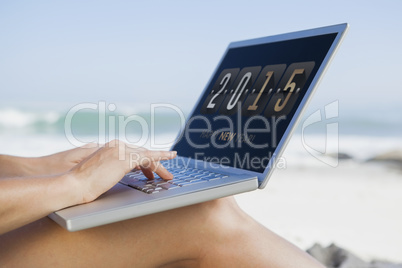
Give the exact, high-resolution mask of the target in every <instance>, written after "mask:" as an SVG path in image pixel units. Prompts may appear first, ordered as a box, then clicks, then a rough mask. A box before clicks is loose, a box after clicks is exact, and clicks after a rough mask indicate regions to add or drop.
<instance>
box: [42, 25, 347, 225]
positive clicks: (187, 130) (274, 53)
mask: <svg viewBox="0 0 402 268" xmlns="http://www.w3.org/2000/svg"><path fill="white" fill-rule="evenodd" d="M347 28H348V25H347V24H340V25H334V26H329V27H323V28H317V29H311V30H306V31H300V32H293V33H288V34H281V35H275V36H270V37H263V38H258V39H252V40H246V41H240V42H233V43H231V44H230V45H229V46H228V48H227V50H226V52H225V53H224V55H223V57H222V59H221V61H220V62H219V64H218V66H217V68H216V70H215V72H214V73H213V75H212V77H211V79H210V80H209V82H208V83H207V86H206V87H205V89H204V91H203V92H202V93H201V96H200V98H199V99H198V102H197V103H196V105H195V107H194V109H193V111H192V113H191V116H190V117H189V119H188V121H187V123H186V126H185V127H184V128H183V129H182V130H181V131H180V133H179V135H178V138H177V139H176V142H175V144H174V145H173V148H172V150H176V151H177V152H178V156H177V158H175V159H173V160H170V161H165V162H164V165H165V166H166V167H167V169H168V170H170V172H171V173H172V174H173V175H174V179H173V180H171V181H164V180H162V179H160V178H158V177H156V178H155V179H153V180H149V179H146V178H145V177H144V176H143V175H142V174H141V173H140V172H130V173H128V174H127V175H126V176H125V177H124V178H123V179H122V180H121V181H120V182H119V183H118V184H116V185H115V186H114V187H113V188H112V189H110V190H109V191H107V192H106V193H105V194H103V195H101V196H100V197H99V198H98V199H97V200H95V201H94V202H91V203H88V204H83V205H78V206H74V207H69V208H65V209H62V210H60V211H57V212H54V213H52V214H50V215H49V217H50V218H51V219H53V220H54V221H56V222H57V223H58V224H60V225H61V226H63V227H64V228H66V229H67V230H69V231H77V230H82V229H86V228H91V227H95V226H99V225H104V224H109V223H113V222H116V221H122V220H126V219H130V218H134V217H139V216H143V215H147V214H151V213H156V212H160V211H165V210H169V209H174V208H178V207H183V206H187V205H191V204H195V203H200V202H204V201H208V200H212V199H216V198H220V197H224V196H229V195H234V194H238V193H242V192H246V191H252V190H256V189H262V188H264V187H265V185H266V184H267V182H268V179H269V177H270V176H271V175H272V172H273V170H274V168H275V166H276V165H277V164H279V162H280V161H281V159H280V156H281V154H282V152H283V151H284V149H285V146H286V144H287V142H288V141H289V139H290V137H291V133H292V131H293V129H294V128H295V126H296V123H297V120H298V119H299V118H300V115H301V113H302V112H303V110H304V109H305V107H306V105H307V103H308V102H309V100H310V99H311V97H312V95H313V92H314V89H315V88H316V86H317V84H318V82H319V80H320V77H321V76H322V74H323V73H324V70H325V68H326V67H327V65H328V63H329V62H330V60H331V58H332V56H333V55H334V52H335V51H336V49H337V47H338V46H339V44H340V41H341V40H342V38H343V36H344V34H345V32H346V30H347ZM195 66H196V65H195ZM187 93H188V94H192V93H190V92H187Z"/></svg>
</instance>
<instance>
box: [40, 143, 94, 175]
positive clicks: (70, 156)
mask: <svg viewBox="0 0 402 268" xmlns="http://www.w3.org/2000/svg"><path fill="white" fill-rule="evenodd" d="M99 148H100V146H99V145H98V144H96V143H89V144H87V145H85V146H83V147H78V148H74V149H71V150H67V151H63V152H59V153H55V154H51V155H47V156H42V157H38V159H37V163H38V170H37V174H35V175H51V174H59V173H64V172H67V171H69V170H70V169H72V168H73V167H74V166H76V165H77V164H78V163H80V162H81V161H82V160H84V159H85V158H87V157H88V156H90V155H91V154H93V153H94V152H96V151H97V150H98V149H99Z"/></svg>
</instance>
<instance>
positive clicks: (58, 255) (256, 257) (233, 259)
mask: <svg viewBox="0 0 402 268" xmlns="http://www.w3.org/2000/svg"><path fill="white" fill-rule="evenodd" d="M119 146H120V147H119ZM95 147H96V148H95ZM126 147H129V146H127V144H124V143H121V142H118V141H114V142H112V143H110V144H106V145H105V146H102V147H101V148H98V147H97V146H95V145H89V146H87V148H77V149H73V150H70V151H66V152H61V153H58V154H54V155H51V156H47V157H42V158H18V157H11V156H0V170H1V172H2V173H1V176H2V177H1V178H0V189H1V191H0V204H2V206H1V208H0V219H1V221H0V226H1V231H2V234H1V235H0V267H139V268H142V267H144V268H147V267H159V268H180V267H189V268H191V267H201V268H203V267H208V268H209V267H298V268H304V267H312V268H314V267H323V266H322V265H321V264H319V263H318V262H317V261H315V260H314V259H313V258H312V257H310V256H309V255H308V254H306V253H305V252H303V251H302V250H300V249H298V248H297V247H295V246H294V245H292V244H291V243H289V242H287V241H286V240H284V239H283V238H281V237H279V236H278V235H276V234H274V233H273V232H271V231H270V230H268V229H266V228H265V227H264V226H262V225H260V224H259V223H258V222H256V221H255V220H254V219H252V218H251V217H250V216H248V215H247V214H246V213H245V212H244V211H242V210H241V209H240V208H239V207H238V205H237V204H236V202H235V200H234V198H233V197H227V198H222V199H218V200H213V201H209V202H205V203H200V204H196V205H192V206H187V207H182V208H178V209H174V210H169V211H164V212H161V213H156V214H152V215H147V216H143V217H139V218H135V219H131V220H126V221H121V222H116V223H113V224H109V225H104V226H99V227H95V228H91V229H86V230H82V231H78V232H73V233H71V232H68V231H66V230H65V229H63V228H61V227H60V226H59V225H57V224H56V223H54V222H53V221H52V220H50V219H49V218H47V217H45V216H46V215H47V214H49V213H50V212H53V211H54V210H56V209H59V208H62V207H63V206H66V205H67V206H70V205H73V204H76V203H77V204H78V203H85V202H91V201H92V200H94V199H95V198H96V197H97V196H99V195H100V194H101V193H102V192H104V191H107V189H108V188H110V187H112V186H113V185H114V184H115V183H117V181H119V180H120V179H121V177H123V175H124V174H125V173H127V172H129V171H130V170H131V169H132V168H133V167H134V168H137V169H141V170H143V172H144V174H145V175H146V176H148V177H152V176H153V174H152V171H154V172H156V173H157V174H158V175H159V176H161V177H163V178H164V179H171V178H172V176H171V174H170V173H169V172H168V171H166V169H164V168H163V166H162V165H159V162H158V161H159V160H165V159H170V158H173V157H174V156H175V153H174V152H154V151H148V150H145V149H143V148H138V147H132V148H126ZM119 148H120V149H119ZM123 149H124V150H123ZM122 152H124V153H123V154H122ZM130 153H134V154H136V156H137V157H136V161H134V163H129V162H130V160H127V157H128V156H129V155H130ZM124 156H126V158H125V157H124ZM131 162H132V161H131ZM18 187H22V188H23V189H18ZM58 188H59V189H58ZM54 192H55V193H54ZM71 192H74V193H71ZM61 200H62V201H61ZM47 203H50V204H47ZM3 204H5V205H4V206H3ZM9 218H11V219H9Z"/></svg>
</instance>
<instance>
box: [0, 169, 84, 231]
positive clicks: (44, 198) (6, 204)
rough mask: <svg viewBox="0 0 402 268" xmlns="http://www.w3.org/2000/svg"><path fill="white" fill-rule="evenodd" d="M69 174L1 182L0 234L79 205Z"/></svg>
mask: <svg viewBox="0 0 402 268" xmlns="http://www.w3.org/2000/svg"><path fill="white" fill-rule="evenodd" d="M77 188H79V185H78V183H77V182H76V180H74V177H72V175H71V174H69V173H65V174H61V175H53V176H41V177H21V178H4V179H2V180H0V189H1V191H0V204H1V206H0V234H2V233H5V232H8V231H10V230H12V229H15V228H18V227H20V226H23V225H25V224H27V223H30V222H32V221H35V220H37V219H40V218H42V217H45V216H47V215H48V214H50V213H51V212H53V211H56V210H59V209H61V208H64V207H66V206H71V205H75V204H79V203H81V200H80V198H79V196H78V195H77V193H78V192H79V191H77Z"/></svg>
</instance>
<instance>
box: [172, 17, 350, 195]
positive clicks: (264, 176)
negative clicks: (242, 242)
mask: <svg viewBox="0 0 402 268" xmlns="http://www.w3.org/2000/svg"><path fill="white" fill-rule="evenodd" d="M348 27H349V25H348V24H347V23H344V24H338V25H332V26H327V27H321V28H315V29H310V30H304V31H298V32H292V33H286V34H280V35H274V36H268V37H262V38H256V39H250V40H245V41H238V42H232V43H230V44H229V46H228V47H227V49H226V51H225V52H224V53H223V56H222V58H221V60H220V61H219V63H218V65H217V67H216V68H215V70H214V72H213V73H212V75H211V78H210V79H209V81H208V83H207V84H206V86H205V88H204V90H203V91H202V93H201V94H200V97H199V98H198V100H197V102H196V105H194V107H193V109H192V111H191V113H190V116H189V117H188V118H187V121H188V120H190V118H191V117H192V116H193V115H194V113H195V112H196V107H197V106H198V103H199V102H200V101H202V98H203V96H204V94H205V91H207V90H209V88H208V85H210V84H211V81H212V79H213V77H214V75H215V73H216V72H217V71H218V69H219V66H220V65H221V63H222V61H223V60H224V58H225V57H226V55H227V53H228V51H229V50H230V49H233V48H241V47H246V46H253V45H261V44H267V43H274V42H280V41H288V40H293V39H299V38H305V37H313V36H318V35H325V34H336V37H335V39H334V41H333V43H332V45H331V46H330V48H329V50H328V53H327V54H326V56H325V58H324V60H323V61H322V63H321V66H320V67H319V69H318V70H317V73H316V74H315V76H314V78H313V80H312V82H311V84H310V85H309V87H308V88H307V90H306V93H305V95H304V97H303V98H302V100H301V102H300V104H299V106H298V107H297V109H296V112H295V113H294V115H293V118H292V119H291V120H290V122H289V125H288V127H287V128H286V131H285V133H284V134H283V136H282V138H281V140H280V141H279V143H278V145H277V147H276V149H275V151H274V155H275V157H272V158H271V159H270V161H269V163H268V165H267V167H266V168H265V170H264V172H263V173H259V172H254V171H249V170H244V169H239V168H235V167H230V169H233V170H238V171H239V172H240V171H241V172H242V173H247V174H250V175H251V176H255V177H257V179H258V184H259V188H260V189H262V188H264V187H265V185H266V184H267V183H268V180H269V178H270V176H271V174H272V171H273V170H274V168H275V166H276V164H277V161H278V160H279V158H280V157H281V155H282V153H283V151H284V149H285V148H286V145H287V143H288V142H289V140H290V137H291V136H292V133H293V131H294V129H295V127H296V126H297V123H298V121H299V120H300V118H301V115H302V113H303V112H304V110H305V108H306V106H307V105H308V103H309V102H310V100H311V98H312V96H313V93H314V91H315V89H316V88H317V85H318V83H319V82H320V80H321V78H322V76H323V74H324V72H325V70H326V68H327V67H328V64H329V63H330V62H331V60H332V58H333V56H334V54H335V52H336V50H337V49H338V47H339V45H340V43H341V41H342V39H343V37H344V35H345V33H346V31H347V29H348ZM183 131H185V129H182V130H181V132H183ZM182 134H183V133H179V135H178V137H181V136H182ZM173 147H174V145H173ZM173 147H172V149H173Z"/></svg>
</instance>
